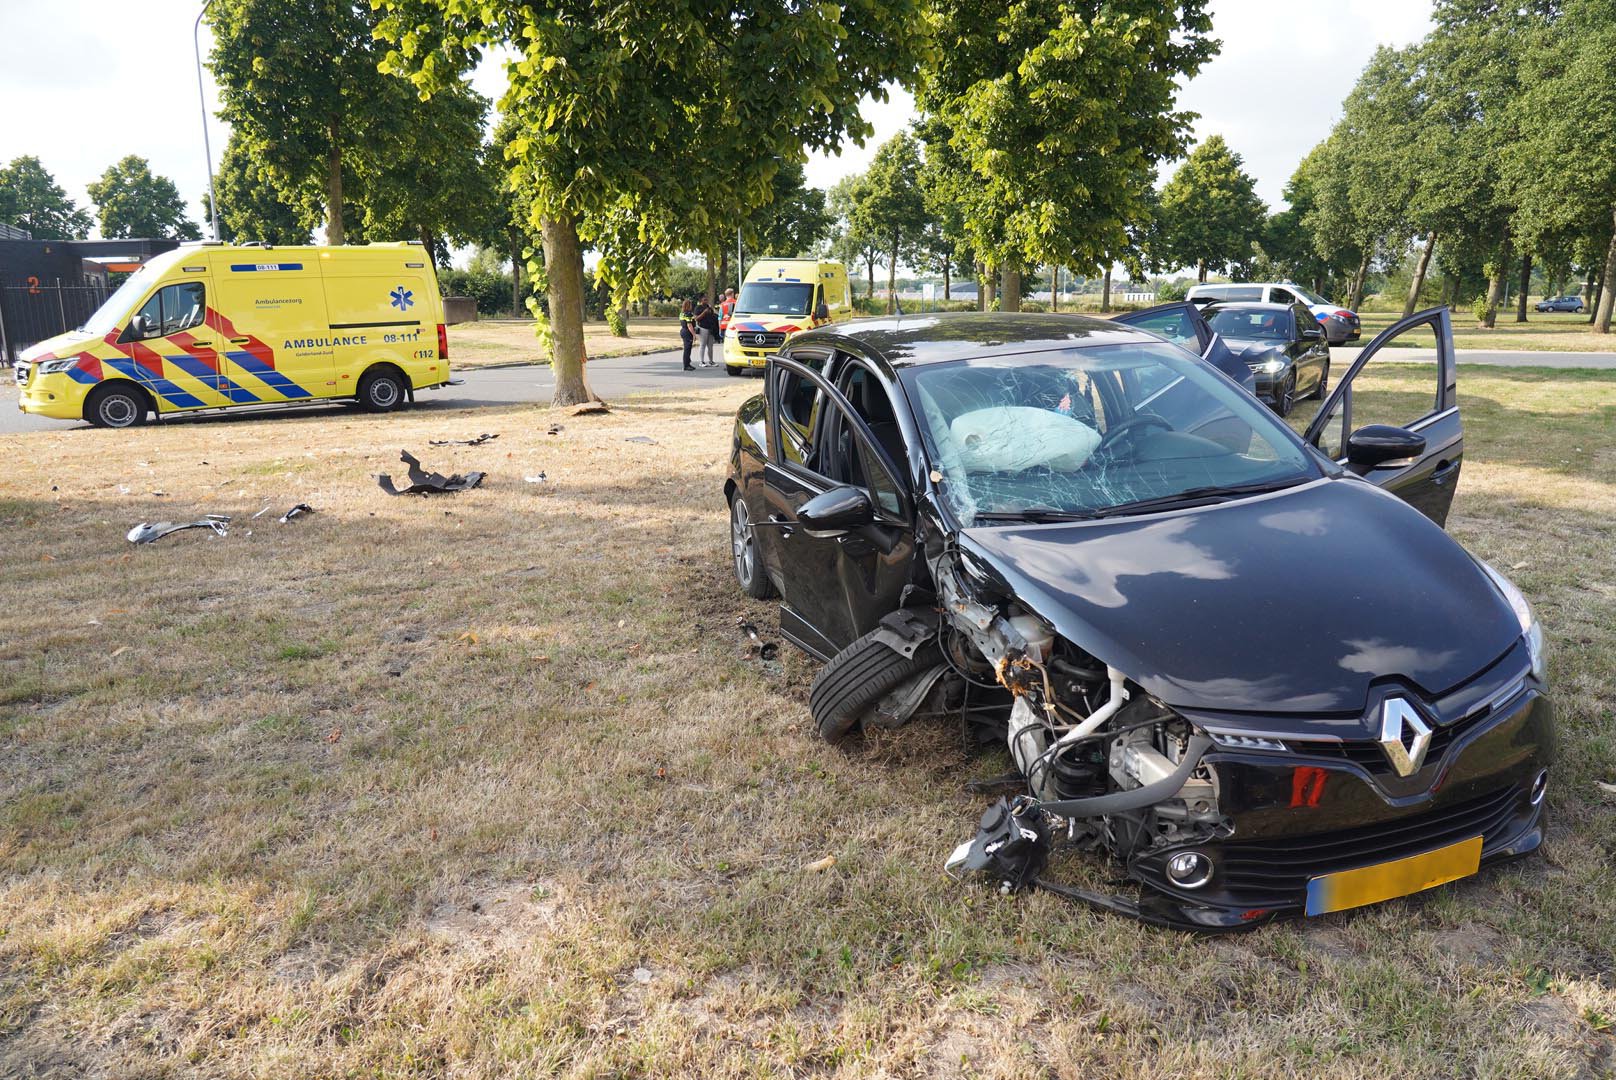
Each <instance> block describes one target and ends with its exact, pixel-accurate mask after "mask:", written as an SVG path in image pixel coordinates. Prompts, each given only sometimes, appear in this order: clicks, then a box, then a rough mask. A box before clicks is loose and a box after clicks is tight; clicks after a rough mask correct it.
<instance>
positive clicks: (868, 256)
mask: <svg viewBox="0 0 1616 1080" xmlns="http://www.w3.org/2000/svg"><path fill="white" fill-rule="evenodd" d="M864 270H865V272H866V273H867V274H869V277H870V291H869V293H868V294H866V295H867V297H868V299H869V301H870V302H871V303H872V304H873V303H875V249H874V248H871V249H869V250H868V251H866V252H865V253H864Z"/></svg>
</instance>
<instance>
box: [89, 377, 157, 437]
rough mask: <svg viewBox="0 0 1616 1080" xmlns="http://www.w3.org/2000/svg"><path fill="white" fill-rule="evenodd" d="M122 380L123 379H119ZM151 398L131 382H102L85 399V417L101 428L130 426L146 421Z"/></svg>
mask: <svg viewBox="0 0 1616 1080" xmlns="http://www.w3.org/2000/svg"><path fill="white" fill-rule="evenodd" d="M119 381H122V380H119ZM150 410H151V399H150V398H148V397H147V396H146V394H145V391H143V390H141V389H139V388H138V387H136V386H134V385H133V384H130V385H129V386H119V385H118V384H117V383H116V382H111V383H102V384H101V385H100V386H98V387H96V388H95V389H94V390H92V391H90V396H89V397H87V398H85V399H84V419H86V420H88V421H89V422H90V423H92V424H94V425H95V426H96V427H100V428H128V427H135V426H137V425H139V424H144V423H145V422H146V414H147V412H149V411H150Z"/></svg>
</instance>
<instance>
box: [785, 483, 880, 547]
mask: <svg viewBox="0 0 1616 1080" xmlns="http://www.w3.org/2000/svg"><path fill="white" fill-rule="evenodd" d="M797 523H798V524H799V525H801V526H802V527H803V528H804V529H806V530H807V531H808V534H809V535H810V536H837V535H839V534H841V533H845V532H848V531H849V530H851V529H857V528H860V527H862V526H865V525H873V524H874V523H875V507H874V505H872V504H871V502H870V497H869V496H868V495H866V494H865V493H864V492H862V491H860V490H859V489H858V488H856V487H846V486H843V487H833V488H831V489H830V490H829V491H827V492H825V493H824V494H823V495H815V496H814V497H813V498H811V499H809V500H808V501H807V502H805V503H803V504H802V505H801V506H799V507H797Z"/></svg>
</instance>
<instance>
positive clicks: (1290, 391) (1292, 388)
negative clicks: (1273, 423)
mask: <svg viewBox="0 0 1616 1080" xmlns="http://www.w3.org/2000/svg"><path fill="white" fill-rule="evenodd" d="M1295 407H1296V372H1294V371H1293V372H1291V373H1290V374H1289V375H1287V376H1285V381H1284V382H1282V383H1280V384H1279V388H1278V389H1276V390H1275V391H1274V411H1275V412H1276V413H1278V414H1279V415H1280V416H1289V415H1290V414H1291V410H1292V409H1294V408H1295Z"/></svg>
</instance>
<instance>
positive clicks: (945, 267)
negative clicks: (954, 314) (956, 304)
mask: <svg viewBox="0 0 1616 1080" xmlns="http://www.w3.org/2000/svg"><path fill="white" fill-rule="evenodd" d="M948 263H949V260H948V259H944V260H943V299H944V300H945V301H946V300H948V299H949V296H948V271H949V265H948Z"/></svg>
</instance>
